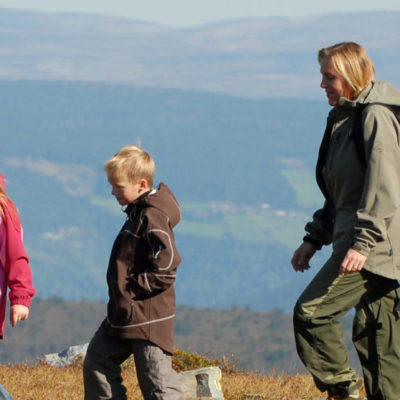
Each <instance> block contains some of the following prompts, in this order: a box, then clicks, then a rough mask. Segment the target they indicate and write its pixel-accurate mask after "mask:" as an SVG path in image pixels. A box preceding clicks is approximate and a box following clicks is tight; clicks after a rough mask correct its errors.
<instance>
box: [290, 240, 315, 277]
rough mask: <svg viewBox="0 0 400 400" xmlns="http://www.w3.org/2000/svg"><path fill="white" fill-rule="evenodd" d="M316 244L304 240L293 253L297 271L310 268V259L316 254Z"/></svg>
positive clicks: (294, 267)
mask: <svg viewBox="0 0 400 400" xmlns="http://www.w3.org/2000/svg"><path fill="white" fill-rule="evenodd" d="M315 252H316V250H315V248H314V246H313V245H312V244H311V243H309V242H303V243H302V244H301V245H300V246H299V248H298V249H297V250H296V251H295V252H294V253H293V257H292V261H291V262H292V266H293V269H294V270H295V271H300V272H304V271H305V270H307V269H309V268H310V264H309V262H310V260H311V258H312V256H313V255H314V254H315Z"/></svg>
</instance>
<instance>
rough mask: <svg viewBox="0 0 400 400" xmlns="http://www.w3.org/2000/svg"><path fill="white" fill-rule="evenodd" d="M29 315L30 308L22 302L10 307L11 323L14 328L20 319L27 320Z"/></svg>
mask: <svg viewBox="0 0 400 400" xmlns="http://www.w3.org/2000/svg"><path fill="white" fill-rule="evenodd" d="M28 315H29V308H28V307H26V306H23V305H22V304H14V305H13V306H11V307H10V323H11V326H12V327H13V328H14V326H15V325H17V324H18V322H19V321H25V320H26V319H27V318H28Z"/></svg>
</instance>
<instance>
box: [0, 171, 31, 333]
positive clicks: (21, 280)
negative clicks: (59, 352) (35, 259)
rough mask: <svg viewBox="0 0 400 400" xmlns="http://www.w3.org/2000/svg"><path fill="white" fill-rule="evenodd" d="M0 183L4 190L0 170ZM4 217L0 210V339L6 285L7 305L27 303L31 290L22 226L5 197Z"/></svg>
mask: <svg viewBox="0 0 400 400" xmlns="http://www.w3.org/2000/svg"><path fill="white" fill-rule="evenodd" d="M0 185H1V186H2V188H3V190H4V191H5V183H4V176H3V175H2V174H0ZM3 209H4V214H5V218H3V217H1V214H0V339H3V333H4V322H5V314H6V302H7V287H8V288H9V289H10V293H9V298H10V302H11V305H15V304H21V305H24V306H27V307H29V306H30V304H31V299H32V297H33V296H34V294H35V292H36V291H35V289H34V288H33V286H32V274H31V269H30V267H29V259H28V256H27V255H26V252H25V249H24V245H23V243H22V227H21V223H20V220H19V217H18V213H17V212H16V211H15V210H14V207H13V205H12V204H11V203H9V202H8V201H6V204H5V206H4V207H3Z"/></svg>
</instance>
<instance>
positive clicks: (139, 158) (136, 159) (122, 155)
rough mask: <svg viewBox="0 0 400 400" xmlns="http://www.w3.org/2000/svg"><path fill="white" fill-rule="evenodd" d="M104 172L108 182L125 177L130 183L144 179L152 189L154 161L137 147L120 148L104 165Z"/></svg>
mask: <svg viewBox="0 0 400 400" xmlns="http://www.w3.org/2000/svg"><path fill="white" fill-rule="evenodd" d="M104 171H105V173H106V174H107V176H108V179H109V180H110V181H113V180H115V179H116V178H119V177H121V176H125V177H126V178H127V179H128V180H129V182H132V183H136V182H137V181H138V180H139V179H146V181H147V184H148V186H149V187H150V188H151V187H153V180H154V172H155V164H154V160H153V158H152V157H151V155H150V154H149V153H147V152H146V151H144V150H143V149H142V148H140V147H138V146H133V145H127V146H124V147H122V149H120V150H119V151H118V152H117V153H115V154H114V156H113V157H111V158H110V159H109V160H108V161H107V162H106V163H105V164H104Z"/></svg>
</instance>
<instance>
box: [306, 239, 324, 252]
mask: <svg viewBox="0 0 400 400" xmlns="http://www.w3.org/2000/svg"><path fill="white" fill-rule="evenodd" d="M303 242H307V243H311V244H312V245H313V247H314V249H316V250H321V248H322V244H321V243H320V242H319V241H318V240H315V239H313V238H312V237H310V236H304V237H303Z"/></svg>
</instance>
